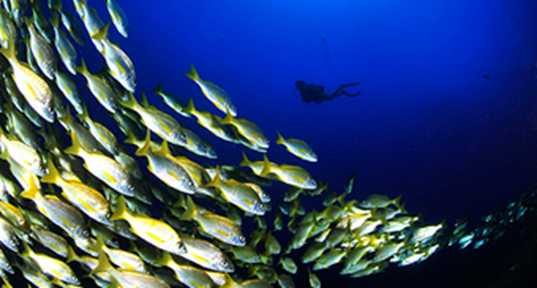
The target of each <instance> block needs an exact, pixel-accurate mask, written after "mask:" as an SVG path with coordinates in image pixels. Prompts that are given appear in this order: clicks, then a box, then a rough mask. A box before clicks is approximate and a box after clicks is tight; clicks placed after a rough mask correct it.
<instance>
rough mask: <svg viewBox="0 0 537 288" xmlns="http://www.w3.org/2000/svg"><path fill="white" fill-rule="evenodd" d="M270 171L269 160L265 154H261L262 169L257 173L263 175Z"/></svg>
mask: <svg viewBox="0 0 537 288" xmlns="http://www.w3.org/2000/svg"><path fill="white" fill-rule="evenodd" d="M270 172H271V170H270V162H269V160H268V158H267V154H263V170H261V173H259V174H260V175H261V176H265V175H267V174H269V173H270Z"/></svg>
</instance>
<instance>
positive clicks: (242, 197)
mask: <svg viewBox="0 0 537 288" xmlns="http://www.w3.org/2000/svg"><path fill="white" fill-rule="evenodd" d="M207 186H208V187H215V188H216V190H217V191H219V192H220V195H222V197H223V198H224V199H226V200H227V201H228V202H229V203H231V204H233V205H235V206H237V207H239V208H240V209H242V210H244V211H246V212H249V213H252V214H254V215H265V207H264V205H263V202H261V199H259V196H258V194H257V192H256V190H254V188H253V187H252V186H248V185H245V184H244V183H241V182H238V181H236V180H234V179H229V180H226V181H223V180H221V179H220V169H219V168H218V167H217V168H216V175H215V177H214V178H213V181H212V182H210V183H209V184H207Z"/></svg>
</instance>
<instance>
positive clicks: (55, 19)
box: [50, 1, 61, 28]
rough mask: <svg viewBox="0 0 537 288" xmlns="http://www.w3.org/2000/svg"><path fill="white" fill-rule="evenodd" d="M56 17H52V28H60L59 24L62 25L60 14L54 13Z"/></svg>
mask: <svg viewBox="0 0 537 288" xmlns="http://www.w3.org/2000/svg"><path fill="white" fill-rule="evenodd" d="M58 2H61V1H58ZM53 14H54V16H52V18H50V25H52V27H54V28H58V27H59V26H58V24H59V23H60V14H59V13H53Z"/></svg>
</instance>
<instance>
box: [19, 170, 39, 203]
mask: <svg viewBox="0 0 537 288" xmlns="http://www.w3.org/2000/svg"><path fill="white" fill-rule="evenodd" d="M37 181H38V180H37V176H35V175H33V174H32V175H30V181H29V184H30V185H29V187H28V189H26V190H25V191H23V192H22V193H21V194H20V196H21V197H22V198H26V199H30V200H35V201H39V200H40V199H41V198H43V195H42V194H41V191H40V190H39V187H37Z"/></svg>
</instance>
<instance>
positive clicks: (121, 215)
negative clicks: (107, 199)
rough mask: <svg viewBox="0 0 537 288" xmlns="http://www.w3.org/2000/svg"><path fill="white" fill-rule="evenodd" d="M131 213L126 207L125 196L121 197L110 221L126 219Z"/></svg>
mask: <svg viewBox="0 0 537 288" xmlns="http://www.w3.org/2000/svg"><path fill="white" fill-rule="evenodd" d="M128 214H129V212H128V211H127V206H126V205H125V198H124V197H123V195H121V196H119V199H118V202H117V205H116V211H115V212H114V214H112V216H110V221H115V220H119V219H125V218H127V217H128Z"/></svg>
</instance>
